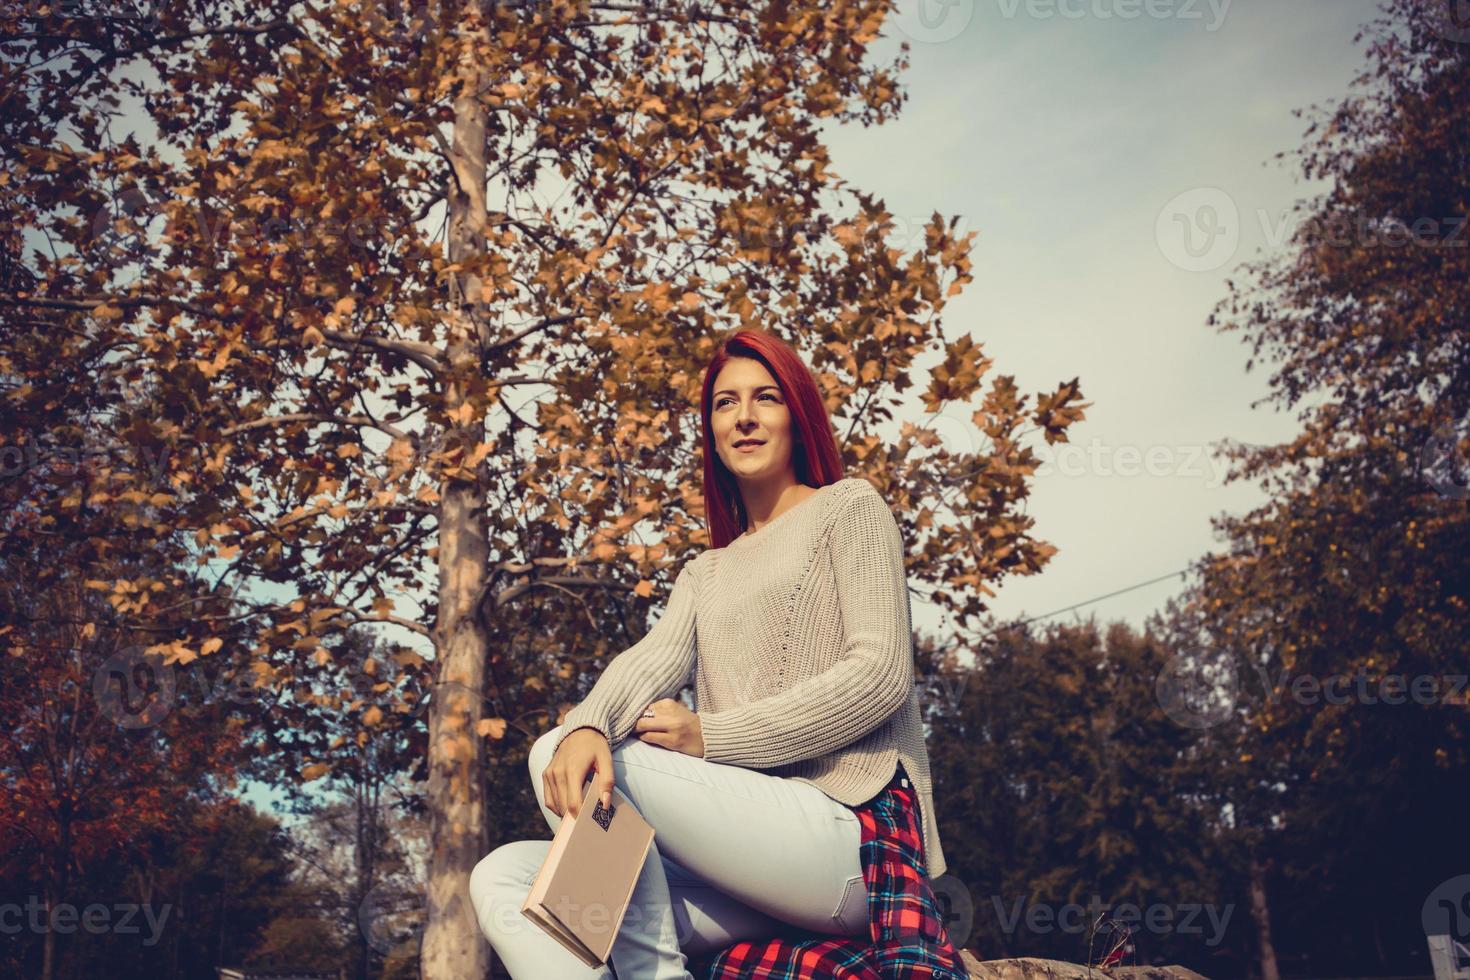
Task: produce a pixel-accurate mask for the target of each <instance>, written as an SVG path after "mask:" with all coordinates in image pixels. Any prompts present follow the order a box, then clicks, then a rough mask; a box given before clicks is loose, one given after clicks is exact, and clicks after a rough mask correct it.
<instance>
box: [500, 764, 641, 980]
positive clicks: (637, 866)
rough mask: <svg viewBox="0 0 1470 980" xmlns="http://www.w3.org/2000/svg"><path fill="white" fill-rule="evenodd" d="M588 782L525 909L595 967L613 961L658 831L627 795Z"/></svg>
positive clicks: (563, 823)
mask: <svg viewBox="0 0 1470 980" xmlns="http://www.w3.org/2000/svg"><path fill="white" fill-rule="evenodd" d="M597 795H598V794H597V780H595V779H589V780H587V785H586V788H585V789H584V790H583V791H582V805H581V807H580V808H578V810H577V815H576V816H575V817H574V816H571V815H567V816H564V817H563V818H562V821H561V824H560V826H558V827H557V828H556V834H555V835H554V836H553V837H552V839H551V849H550V850H549V851H547V852H546V859H545V860H544V861H542V862H541V870H540V871H538V872H536V880H535V882H533V883H532V885H531V890H530V891H529V892H527V893H526V900H525V901H524V902H523V903H521V914H522V915H524V916H526V918H528V919H530V920H531V921H532V922H534V923H536V924H537V925H538V926H540V927H541V928H542V929H543V930H545V931H546V932H547V933H548V934H549V935H550V936H551V937H552V938H554V939H556V940H557V941H558V942H559V943H561V944H562V945H563V946H565V947H566V948H567V949H569V950H571V952H572V953H574V954H575V955H576V956H577V958H578V959H580V960H581V961H582V962H583V963H586V964H587V965H588V966H590V967H594V968H595V967H599V966H602V965H604V964H605V963H607V960H608V956H609V955H611V953H612V945H613V941H614V940H615V939H617V936H618V929H619V928H621V927H622V924H623V916H624V915H625V914H626V913H627V911H628V903H629V902H630V901H631V900H632V897H633V886H634V885H636V884H637V883H638V875H639V874H641V873H642V871H643V862H644V861H645V860H647V858H648V851H649V848H650V847H652V845H653V828H652V827H651V826H649V824H648V822H647V821H646V820H644V819H643V815H642V814H640V813H639V812H638V811H637V810H636V809H635V808H634V807H633V805H632V804H631V803H629V802H628V800H627V798H626V797H624V798H622V799H619V798H618V794H617V793H616V792H614V793H613V798H612V799H613V805H612V806H611V807H608V808H604V807H603V805H602V801H601V800H599V799H597Z"/></svg>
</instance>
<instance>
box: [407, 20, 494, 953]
mask: <svg viewBox="0 0 1470 980" xmlns="http://www.w3.org/2000/svg"><path fill="white" fill-rule="evenodd" d="M464 24H465V25H466V30H465V33H464V35H463V36H462V41H463V47H462V49H461V52H460V55H459V70H460V73H461V76H462V78H463V80H464V81H463V87H462V89H461V91H462V93H463V94H461V95H460V96H459V97H458V98H457V99H455V103H454V138H453V145H452V147H451V150H450V158H451V159H450V164H451V166H452V168H453V171H454V177H453V180H452V182H451V185H450V187H449V188H448V194H447V199H448V202H449V240H448V244H449V258H450V261H451V262H463V261H465V260H466V259H468V258H471V257H473V256H474V255H476V254H478V253H479V252H480V251H481V250H482V248H483V244H484V240H485V239H484V234H485V224H486V213H485V121H486V115H485V108H484V106H483V105H482V104H481V102H480V91H481V88H482V87H483V82H482V78H481V73H480V70H479V68H478V58H477V57H476V54H475V50H476V48H477V46H478V45H479V44H489V39H488V38H487V37H486V36H485V34H486V32H485V29H484V26H483V24H482V22H481V21H480V19H479V17H478V15H477V13H476V12H475V10H474V9H473V8H470V9H467V10H466V11H465V19H464ZM477 42H478V43H477ZM451 287H452V288H454V289H455V292H456V293H457V295H455V296H454V297H453V298H454V299H455V300H457V302H456V303H455V309H454V310H453V312H452V314H451V317H452V319H451V324H450V336H449V344H448V347H447V349H446V354H447V355H448V357H447V360H448V370H447V371H446V372H445V378H444V407H445V409H446V410H447V411H448V412H450V413H451V414H453V413H455V412H456V410H458V409H459V408H460V407H461V406H462V405H464V404H465V402H466V400H467V399H468V398H469V395H470V384H471V382H473V381H475V380H478V379H477V375H478V374H479V370H480V344H479V335H478V331H477V329H476V328H475V325H474V320H473V318H472V317H471V316H470V315H469V314H468V312H467V311H466V309H465V308H466V307H468V308H469V309H470V310H473V309H474V308H475V307H476V305H477V304H478V303H479V301H480V281H479V279H478V278H477V277H474V276H466V275H462V274H461V275H457V276H456V277H455V278H454V279H453V280H451ZM455 418H456V425H455V426H454V427H453V428H451V429H449V430H448V431H447V432H446V439H445V447H444V449H445V452H446V454H452V453H454V451H455V450H458V455H457V456H455V455H449V456H448V458H449V460H450V464H449V465H450V466H451V467H453V465H454V464H455V463H456V462H458V463H464V462H467V461H468V460H469V459H470V457H471V454H472V453H473V452H474V450H475V448H476V447H477V446H478V445H479V443H480V442H481V440H482V439H483V434H484V422H483V420H482V419H480V418H476V417H474V415H473V413H472V414H470V415H460V416H455ZM472 469H473V471H474V472H473V473H464V472H463V471H461V472H460V473H459V475H448V476H446V477H445V478H444V479H442V480H441V481H440V491H439V492H440V497H441V500H440V515H439V555H438V562H439V610H438V621H437V623H436V624H435V636H434V640H435V648H436V649H435V661H436V662H435V665H434V666H435V687H434V693H433V697H432V699H431V701H430V706H429V758H428V767H429V785H428V803H429V813H430V824H429V834H430V836H429V872H428V877H429V882H428V892H429V894H428V917H427V922H426V923H425V927H424V935H423V945H422V948H421V960H420V966H419V969H420V976H421V977H423V978H424V980H481V978H483V977H484V976H485V975H486V972H487V970H488V968H489V961H490V947H489V944H488V943H487V942H486V941H485V938H484V936H483V935H482V934H481V932H480V927H479V923H478V922H477V921H476V919H475V915H474V908H473V906H471V905H470V900H469V891H468V889H467V887H466V885H467V883H468V882H469V878H470V872H471V871H472V870H473V869H474V866H475V864H476V863H477V862H478V861H479V860H480V859H481V858H482V857H484V856H485V840H486V832H485V826H484V813H485V807H484V796H483V793H482V790H481V781H480V772H481V768H482V765H483V755H484V750H483V746H482V742H481V738H480V735H479V733H478V731H477V726H478V723H479V721H480V714H481V698H482V696H483V695H482V692H483V690H484V682H485V652H486V649H487V647H488V644H487V642H486V637H485V631H484V628H483V625H482V621H481V619H480V617H479V612H478V609H477V606H478V604H479V599H480V590H481V587H482V585H483V584H484V581H485V575H486V563H487V560H488V556H489V542H488V535H487V531H486V524H485V511H484V488H483V487H482V486H481V485H480V480H479V479H478V478H477V474H478V472H479V467H478V466H475V467H472Z"/></svg>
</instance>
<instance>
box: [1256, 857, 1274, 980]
mask: <svg viewBox="0 0 1470 980" xmlns="http://www.w3.org/2000/svg"><path fill="white" fill-rule="evenodd" d="M1251 919H1252V920H1253V921H1254V922H1255V924H1256V945H1257V948H1258V949H1259V951H1260V967H1261V980H1281V971H1280V970H1279V969H1277V967H1276V947H1275V945H1274V944H1272V942H1271V909H1270V907H1269V906H1268V905H1267V904H1266V869H1265V868H1264V867H1263V866H1262V865H1261V862H1260V860H1259V859H1258V858H1257V857H1256V855H1255V853H1254V852H1252V853H1251Z"/></svg>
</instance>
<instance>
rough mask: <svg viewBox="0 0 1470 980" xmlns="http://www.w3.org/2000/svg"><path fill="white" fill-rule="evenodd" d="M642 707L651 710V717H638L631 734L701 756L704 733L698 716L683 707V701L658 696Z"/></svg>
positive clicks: (702, 755) (687, 753)
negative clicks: (658, 697) (651, 702)
mask: <svg viewBox="0 0 1470 980" xmlns="http://www.w3.org/2000/svg"><path fill="white" fill-rule="evenodd" d="M643 710H644V711H652V712H653V717H652V718H642V717H640V718H639V719H638V720H637V721H636V722H634V724H633V734H634V735H637V736H638V737H639V738H641V739H643V741H645V742H648V743H650V744H652V745H657V746H658V747H659V748H664V749H673V750H674V751H675V752H683V753H684V754H685V755H692V756H694V757H695V758H697V759H703V758H704V732H703V730H702V729H701V728H700V727H699V715H697V714H695V713H694V712H693V711H690V710H689V709H688V708H686V707H684V702H682V701H678V700H675V699H674V698H660V699H659V700H657V701H655V702H653V704H650V705H649V706H648V707H647V708H644V709H643Z"/></svg>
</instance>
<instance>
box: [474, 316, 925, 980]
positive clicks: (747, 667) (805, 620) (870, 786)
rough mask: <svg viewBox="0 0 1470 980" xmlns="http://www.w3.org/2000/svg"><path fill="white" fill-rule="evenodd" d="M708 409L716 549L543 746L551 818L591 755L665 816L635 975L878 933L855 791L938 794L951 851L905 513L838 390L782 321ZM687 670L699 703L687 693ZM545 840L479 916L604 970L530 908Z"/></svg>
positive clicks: (492, 885)
mask: <svg viewBox="0 0 1470 980" xmlns="http://www.w3.org/2000/svg"><path fill="white" fill-rule="evenodd" d="M701 413H702V416H703V425H704V444H705V457H704V486H705V491H706V504H707V511H708V519H709V525H710V537H711V540H712V543H713V547H711V548H710V549H708V550H706V551H704V552H702V553H701V554H699V555H698V556H696V557H695V558H693V559H692V560H690V561H688V562H686V563H685V565H684V567H683V568H682V569H681V570H680V572H679V574H678V576H677V577H676V579H675V582H674V586H673V590H672V592H671V594H670V597H669V601H668V606H667V608H666V610H665V612H664V613H663V615H662V617H661V618H660V619H659V620H658V622H657V623H656V624H655V625H654V626H653V628H652V629H651V630H649V632H648V633H647V635H646V636H644V637H643V639H642V640H640V641H638V642H637V643H636V644H634V645H633V646H632V647H630V648H629V649H628V650H626V651H624V652H623V653H621V654H620V655H619V656H617V657H614V658H613V659H612V660H611V661H610V662H609V663H608V665H607V667H606V669H605V670H604V671H603V673H602V675H601V676H600V677H599V678H598V680H597V683H596V684H595V685H594V686H593V688H592V691H591V692H590V693H589V694H588V696H587V697H586V699H585V700H583V701H582V703H581V704H579V705H577V706H576V707H575V708H573V709H572V710H571V711H569V712H568V713H567V715H566V718H565V720H564V723H563V724H561V725H560V726H558V727H557V728H554V729H552V730H551V731H550V732H547V733H546V734H545V735H543V736H542V737H541V738H540V739H539V740H538V741H537V742H536V743H535V745H534V746H533V748H532V750H531V754H530V769H531V775H532V781H533V785H534V787H535V791H536V796H537V801H538V803H539V804H540V806H541V810H542V813H543V814H544V815H545V817H546V819H547V822H548V823H549V824H550V825H551V827H552V828H553V830H554V829H555V828H556V827H557V826H559V825H560V822H561V818H562V816H563V815H564V814H566V813H573V814H575V813H576V812H577V808H578V804H579V802H580V800H581V795H582V789H583V787H584V786H585V785H586V780H587V778H588V776H589V774H595V775H594V778H595V779H596V781H597V791H598V792H599V794H600V799H601V800H602V801H603V803H604V805H606V804H608V803H609V802H610V801H611V798H612V794H613V793H617V794H618V795H619V796H621V797H622V798H624V799H627V800H630V801H632V803H633V806H634V807H635V808H636V809H637V810H638V812H639V813H641V814H642V815H643V817H644V819H646V820H647V821H648V822H649V823H650V824H651V825H652V826H653V828H654V831H655V835H656V836H655V839H654V845H653V847H652V849H651V850H650V852H649V858H648V860H647V862H646V863H645V865H644V868H643V871H642V874H641V875H640V877H639V879H638V882H637V884H636V885H635V887H634V890H633V895H632V898H631V901H630V905H629V908H628V911H627V914H626V916H625V918H624V921H623V925H622V928H621V930H620V931H619V934H618V938H617V940H616V941H615V943H614V945H613V949H612V954H611V960H612V965H613V967H614V969H615V970H616V973H617V976H618V977H620V978H621V980H667V978H678V980H682V978H687V977H689V976H690V973H689V959H688V957H691V956H700V955H702V954H708V953H710V952H711V951H716V950H723V949H725V948H726V947H728V946H729V945H730V944H731V943H732V942H734V941H736V940H740V939H745V938H764V937H771V936H778V935H793V936H801V935H807V936H810V935H812V934H818V935H823V936H852V937H866V936H868V929H869V921H870V919H869V901H868V899H869V895H868V889H867V887H866V885H865V879H864V870H865V865H864V864H863V863H861V862H860V859H859V845H860V843H861V844H864V845H865V846H866V844H867V837H868V835H866V834H863V832H862V831H861V830H860V825H859V818H858V817H859V814H858V812H855V808H858V807H860V806H861V805H863V804H865V803H866V802H867V801H871V800H874V799H875V798H876V797H877V795H878V794H880V793H882V792H884V790H885V787H897V786H900V785H901V786H903V787H906V789H905V790H904V793H905V795H904V796H903V797H902V799H904V800H912V801H914V802H916V803H917V804H918V805H919V807H920V810H921V815H922V821H921V823H920V822H918V821H911V822H910V824H909V825H910V826H911V827H917V826H922V850H921V851H918V849H915V851H916V852H918V853H921V854H922V855H923V857H922V858H921V859H920V863H922V864H924V865H926V867H925V868H924V871H926V872H927V874H928V875H929V876H930V877H937V876H938V875H940V874H943V873H944V869H945V862H944V855H943V852H942V850H941V849H940V844H939V837H938V831H937V829H936V824H935V819H934V813H933V797H932V794H931V790H930V782H929V764H928V756H927V752H926V749H925V745H924V732H923V726H922V723H921V721H920V716H919V708H918V700H917V696H916V693H915V689H914V673H913V650H912V646H911V636H910V631H909V599H908V588H907V584H906V581H905V574H904V560H903V541H902V537H901V535H900V533H899V529H898V525H897V523H896V522H895V520H894V518H893V515H892V513H891V511H890V510H889V508H888V506H887V504H886V503H885V502H884V500H883V499H882V497H881V496H880V495H879V494H878V492H877V491H876V490H875V489H874V488H873V487H872V485H871V484H869V483H868V482H867V481H866V480H863V479H860V478H842V468H841V462H840V456H839V454H838V451H837V444H836V441H835V439H834V438H833V434H832V424H831V421H830V420H829V418H828V416H827V412H826V408H825V404H824V402H823V399H822V396H821V393H820V392H819V391H818V389H817V386H816V383H815V382H814V380H813V379H812V376H811V373H810V372H809V371H808V370H807V368H806V367H805V365H804V364H802V362H801V360H800V359H799V357H798V356H797V355H796V353H795V352H794V351H793V350H792V349H791V348H790V347H789V346H787V345H786V344H785V343H784V342H782V341H780V340H778V339H776V338H775V337H773V336H771V335H770V334H767V333H765V332H761V331H750V330H743V331H740V332H738V333H736V334H734V335H732V336H731V337H730V338H728V339H727V340H726V341H725V343H724V344H722V345H721V347H720V349H719V350H718V351H717V352H716V354H715V356H714V357H713V358H712V360H711V362H710V364H709V367H708V369H707V370H706V372H705V377H704V389H703V394H702V398H701ZM711 448H713V450H714V452H713V453H711V452H710V451H709V450H710V449H711ZM690 681H692V682H693V683H694V691H695V703H696V706H697V711H690V710H689V709H688V708H686V707H685V706H684V705H683V704H682V703H681V702H680V701H678V700H675V698H674V695H676V694H677V693H678V692H679V691H680V689H682V688H683V687H684V686H685V685H686V684H687V683H689V682H690ZM909 777H911V778H912V788H911V789H907V787H909V786H910V783H909V781H908V778H909ZM883 798H884V799H891V797H889V796H887V795H885V796H884V797H883ZM865 826H868V827H871V826H872V821H870V820H869V821H866V823H865ZM914 839H915V841H917V834H916V835H915V838H914ZM549 846H550V842H549V841H516V842H514V843H510V844H506V845H504V846H502V847H499V848H497V849H496V850H495V851H493V852H492V853H491V854H490V855H489V856H487V857H486V858H485V859H484V860H482V861H481V862H480V863H479V864H478V865H477V866H476V867H475V869H474V872H473V873H472V875H471V881H470V895H471V898H472V900H473V902H474V906H475V911H476V915H477V917H478V919H479V922H480V924H481V928H482V929H483V930H484V932H485V935H486V937H487V938H488V939H489V940H490V942H491V944H492V945H493V946H494V948H495V950H496V952H497V953H498V954H499V955H500V957H501V958H502V960H504V962H505V965H506V968H507V969H508V970H509V972H510V974H511V976H512V977H515V978H516V980H523V978H525V980H546V978H551V980H561V978H588V980H603V978H607V977H608V976H609V973H608V971H607V970H606V969H605V968H604V969H591V968H588V967H587V966H585V965H584V964H582V963H581V962H580V961H578V960H577V959H576V958H575V957H574V956H572V954H571V953H569V952H567V951H566V950H565V949H563V948H562V946H561V945H560V944H559V943H557V942H556V941H555V940H554V939H552V938H551V937H550V936H547V935H545V934H544V933H542V932H541V930H540V929H539V928H537V927H536V926H534V925H533V924H531V923H530V921H529V920H527V919H525V918H524V917H523V916H521V915H520V913H519V909H520V905H521V902H522V900H523V899H524V897H525V894H526V891H527V889H528V888H529V887H530V885H531V882H532V881H533V880H534V879H535V876H536V873H537V871H538V870H539V869H540V867H541V863H542V861H543V859H544V858H545V856H546V853H547V849H548V847H549ZM869 880H873V879H872V876H871V875H870V876H869ZM887 902H889V899H888V897H887V896H885V897H884V898H883V900H882V901H875V902H874V903H873V904H874V906H875V907H877V906H878V905H881V904H884V903H887ZM940 939H941V940H942V933H941V934H940ZM943 943H944V945H945V946H946V947H947V946H948V942H947V940H943ZM950 952H951V954H952V950H951V951H950ZM783 975H784V974H783ZM906 975H907V974H906ZM922 975H924V976H930V975H933V976H939V975H941V974H940V973H938V972H935V973H933V974H931V973H927V972H926V973H923V974H922Z"/></svg>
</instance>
